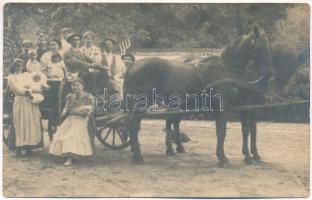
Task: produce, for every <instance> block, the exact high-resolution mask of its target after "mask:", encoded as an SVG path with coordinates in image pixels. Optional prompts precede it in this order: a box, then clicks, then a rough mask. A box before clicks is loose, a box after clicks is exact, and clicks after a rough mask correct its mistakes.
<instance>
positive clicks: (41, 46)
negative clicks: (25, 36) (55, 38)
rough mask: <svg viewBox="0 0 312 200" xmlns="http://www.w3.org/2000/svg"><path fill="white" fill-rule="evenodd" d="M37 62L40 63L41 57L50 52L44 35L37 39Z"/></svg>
mask: <svg viewBox="0 0 312 200" xmlns="http://www.w3.org/2000/svg"><path fill="white" fill-rule="evenodd" d="M37 45H38V47H37V49H36V51H37V60H38V61H39V62H40V59H41V56H42V55H43V54H44V53H46V52H48V51H50V49H49V48H48V44H47V36H46V35H45V34H43V33H41V34H39V36H38V39H37Z"/></svg>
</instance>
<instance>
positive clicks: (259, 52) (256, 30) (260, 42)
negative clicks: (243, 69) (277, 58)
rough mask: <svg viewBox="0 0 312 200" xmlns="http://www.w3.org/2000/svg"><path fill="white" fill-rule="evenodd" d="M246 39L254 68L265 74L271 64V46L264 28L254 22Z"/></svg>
mask: <svg viewBox="0 0 312 200" xmlns="http://www.w3.org/2000/svg"><path fill="white" fill-rule="evenodd" d="M248 37H249V39H248V40H247V43H248V46H249V52H250V56H251V60H253V61H254V64H253V65H254V67H255V70H257V71H259V72H261V73H263V75H264V76H267V75H268V73H269V70H270V69H271V68H272V66H273V62H272V56H271V48H270V44H269V42H268V39H267V37H266V35H265V32H264V30H262V29H261V28H260V26H259V25H257V24H254V25H253V29H252V31H251V32H250V33H249V36H248Z"/></svg>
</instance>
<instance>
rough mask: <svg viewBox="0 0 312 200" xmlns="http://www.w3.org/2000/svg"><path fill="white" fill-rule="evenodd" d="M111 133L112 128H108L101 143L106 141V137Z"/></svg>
mask: <svg viewBox="0 0 312 200" xmlns="http://www.w3.org/2000/svg"><path fill="white" fill-rule="evenodd" d="M111 131H112V128H109V130H108V132H107V133H106V135H105V137H104V138H103V141H105V140H106V139H107V137H108V135H109V134H110V132H111Z"/></svg>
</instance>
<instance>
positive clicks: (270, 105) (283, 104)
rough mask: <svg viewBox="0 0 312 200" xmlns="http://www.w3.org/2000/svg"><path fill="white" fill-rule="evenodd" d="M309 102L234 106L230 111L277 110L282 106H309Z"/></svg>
mask: <svg viewBox="0 0 312 200" xmlns="http://www.w3.org/2000/svg"><path fill="white" fill-rule="evenodd" d="M309 103H310V101H309V100H299V101H293V102H285V103H275V104H267V105H265V104H264V105H246V106H236V107H232V108H231V109H230V110H232V111H248V110H256V109H263V108H277V107H283V106H292V105H301V104H309Z"/></svg>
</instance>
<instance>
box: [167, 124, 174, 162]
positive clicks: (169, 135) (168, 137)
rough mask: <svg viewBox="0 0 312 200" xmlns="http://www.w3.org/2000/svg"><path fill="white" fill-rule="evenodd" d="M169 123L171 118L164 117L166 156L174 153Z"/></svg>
mask: <svg viewBox="0 0 312 200" xmlns="http://www.w3.org/2000/svg"><path fill="white" fill-rule="evenodd" d="M171 124H172V120H171V119H169V118H168V119H166V141H165V144H166V154H167V155H168V156H173V155H175V153H174V150H173V148H172V143H171Z"/></svg>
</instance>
